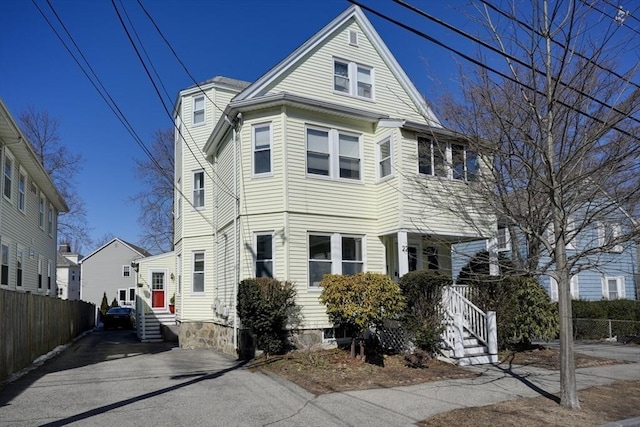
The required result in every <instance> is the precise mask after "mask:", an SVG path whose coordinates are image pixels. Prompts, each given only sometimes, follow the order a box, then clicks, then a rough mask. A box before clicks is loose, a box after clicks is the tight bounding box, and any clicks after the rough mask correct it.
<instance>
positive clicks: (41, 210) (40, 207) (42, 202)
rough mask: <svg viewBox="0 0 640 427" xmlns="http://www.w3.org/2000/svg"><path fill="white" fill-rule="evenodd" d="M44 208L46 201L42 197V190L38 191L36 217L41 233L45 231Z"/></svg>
mask: <svg viewBox="0 0 640 427" xmlns="http://www.w3.org/2000/svg"><path fill="white" fill-rule="evenodd" d="M46 206H47V201H46V199H45V198H44V196H43V195H42V190H40V201H39V202H38V215H39V224H40V228H41V229H42V231H44V230H45V228H44V217H45V214H46Z"/></svg>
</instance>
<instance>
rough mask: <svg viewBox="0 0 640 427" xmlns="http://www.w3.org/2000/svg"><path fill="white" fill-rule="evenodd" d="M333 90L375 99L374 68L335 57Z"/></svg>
mask: <svg viewBox="0 0 640 427" xmlns="http://www.w3.org/2000/svg"><path fill="white" fill-rule="evenodd" d="M333 90H335V91H336V92H340V93H345V94H348V95H351V96H355V97H359V98H366V99H373V68H371V67H368V66H366V65H362V64H357V63H355V62H350V61H344V60H340V59H334V61H333Z"/></svg>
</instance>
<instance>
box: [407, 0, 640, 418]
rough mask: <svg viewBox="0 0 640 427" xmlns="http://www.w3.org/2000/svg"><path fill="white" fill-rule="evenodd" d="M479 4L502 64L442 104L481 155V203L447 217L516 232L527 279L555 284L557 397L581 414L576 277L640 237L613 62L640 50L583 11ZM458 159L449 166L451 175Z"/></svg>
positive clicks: (608, 22)
mask: <svg viewBox="0 0 640 427" xmlns="http://www.w3.org/2000/svg"><path fill="white" fill-rule="evenodd" d="M481 3H483V4H485V5H481V6H479V7H477V10H478V11H479V12H481V16H482V18H481V22H482V24H483V28H485V29H486V30H487V34H488V37H486V39H487V40H488V42H486V43H489V44H490V45H491V46H493V47H494V48H495V49H496V50H495V51H494V53H495V52H497V53H496V54H495V55H494V54H493V53H492V54H491V55H490V56H489V57H481V58H480V62H481V63H482V64H491V66H492V67H493V68H494V69H493V70H488V69H487V68H486V67H479V69H478V70H476V71H475V72H468V71H466V70H465V72H464V73H461V76H462V77H461V79H462V96H461V97H460V98H459V99H456V98H455V97H454V96H448V97H447V96H445V98H444V99H443V103H442V106H443V110H444V111H443V112H444V114H443V116H444V118H445V120H446V123H447V126H448V127H450V128H452V129H454V130H456V131H458V132H459V133H460V134H461V135H465V136H464V138H466V139H467V142H468V144H469V147H470V148H471V151H473V152H476V153H481V154H482V155H481V156H480V157H479V159H481V160H480V163H481V166H482V167H481V176H482V177H483V178H484V179H480V180H477V181H476V182H471V183H469V185H470V186H471V187H473V191H474V194H475V200H477V201H474V200H471V199H469V198H465V199H464V200H462V199H460V198H458V197H455V196H456V194H455V193H454V192H453V191H452V192H451V193H450V197H448V198H447V199H448V200H449V202H448V203H449V206H448V208H449V209H450V212H455V213H458V212H468V211H469V206H470V204H471V206H473V205H474V203H475V205H476V207H477V209H478V210H484V209H487V207H489V208H490V209H491V211H492V212H494V213H495V214H496V215H497V217H498V218H499V219H500V220H501V221H504V223H505V224H507V225H508V226H509V229H510V232H511V233H510V234H511V237H512V239H514V240H515V241H516V244H515V245H514V250H513V251H512V252H513V256H514V258H515V260H516V261H517V265H518V266H519V268H520V269H521V271H522V272H525V273H528V274H534V275H540V274H547V275H549V276H551V277H553V278H554V279H555V280H556V282H557V283H558V299H559V314H560V353H561V377H560V382H561V396H560V398H561V404H562V405H564V406H567V407H570V408H573V409H578V408H579V401H578V397H577V391H576V382H575V364H574V344H573V336H572V320H571V290H570V278H571V276H572V275H575V274H577V273H578V272H580V271H581V270H584V269H589V268H594V267H596V268H597V267H598V266H599V265H600V264H601V263H602V262H604V258H605V257H606V254H607V253H608V252H611V251H618V250H620V248H623V247H624V246H625V245H630V244H633V241H634V240H637V239H638V237H639V235H640V228H639V227H638V222H637V221H636V220H635V219H634V215H636V216H637V214H638V211H637V206H638V201H639V200H640V187H639V186H638V176H640V126H638V124H639V123H640V121H639V120H638V111H639V109H640V86H638V84H636V83H634V79H635V80H636V81H637V76H638V70H637V66H636V65H635V64H634V65H633V68H632V69H630V70H621V67H620V66H619V65H618V64H617V63H616V59H619V58H624V57H625V53H628V54H630V55H631V56H632V57H633V56H634V55H633V54H632V53H633V49H637V47H638V46H637V39H635V40H636V42H633V40H634V39H633V37H625V34H624V33H622V32H623V31H625V29H624V27H623V26H620V25H619V22H617V21H615V20H614V19H608V18H607V17H606V16H602V15H600V14H599V13H598V11H596V10H594V9H593V8H592V7H591V6H590V5H589V3H588V2H579V1H570V0H567V1H555V2H550V1H547V0H538V1H532V2H531V4H526V5H525V4H523V3H521V2H518V3H516V2H512V3H511V8H510V9H509V10H503V9H498V8H497V7H494V6H491V5H490V4H489V3H488V2H484V1H482V2H481ZM487 4H489V6H487ZM613 14H614V15H615V12H613ZM505 60H506V66H505V67H503V68H502V69H501V70H496V69H495V64H496V63H497V62H498V61H505ZM496 71H497V72H496ZM441 156H442V157H443V158H445V157H444V156H445V153H442V155H441ZM454 157H455V156H451V155H450V156H449V158H448V159H446V160H447V161H448V162H450V169H452V170H453V171H454V173H455V170H456V167H460V164H456V162H457V160H456V158H454ZM458 160H460V159H458ZM420 185H421V186H422V188H423V191H426V192H434V194H435V192H436V191H441V190H437V189H436V186H432V185H430V183H429V182H424V181H423V182H421V183H420ZM437 188H440V187H437ZM634 210H635V211H634ZM465 220H466V221H472V220H473V218H472V217H470V216H468V217H466V218H465ZM611 221H614V222H615V224H611ZM478 228H479V229H480V228H481V227H478ZM609 230H610V231H609ZM518 239H520V240H521V241H519V242H518V241H517V240H518ZM568 247H569V248H570V250H567V248H568ZM522 249H523V250H524V251H523V250H522Z"/></svg>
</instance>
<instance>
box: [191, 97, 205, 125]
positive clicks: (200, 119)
mask: <svg viewBox="0 0 640 427" xmlns="http://www.w3.org/2000/svg"><path fill="white" fill-rule="evenodd" d="M203 123H204V96H195V97H193V124H194V125H201V124H203Z"/></svg>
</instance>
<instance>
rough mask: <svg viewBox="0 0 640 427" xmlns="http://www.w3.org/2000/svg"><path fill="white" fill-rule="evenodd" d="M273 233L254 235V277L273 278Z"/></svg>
mask: <svg viewBox="0 0 640 427" xmlns="http://www.w3.org/2000/svg"><path fill="white" fill-rule="evenodd" d="M273 243H274V239H273V233H272V232H268V233H256V240H255V254H256V265H255V275H256V277H273V252H274V251H273Z"/></svg>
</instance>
